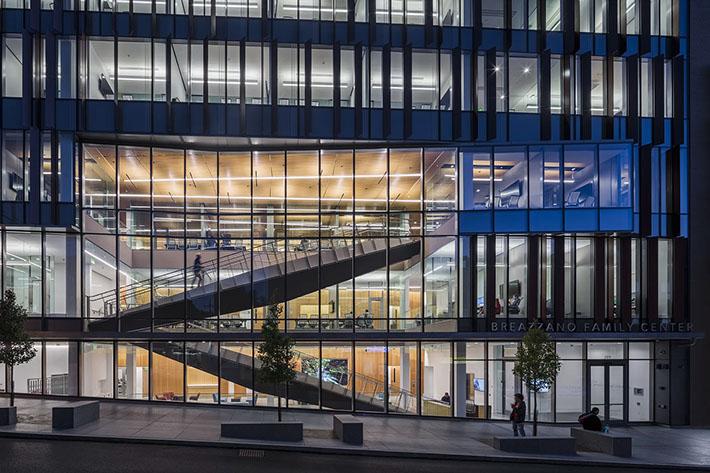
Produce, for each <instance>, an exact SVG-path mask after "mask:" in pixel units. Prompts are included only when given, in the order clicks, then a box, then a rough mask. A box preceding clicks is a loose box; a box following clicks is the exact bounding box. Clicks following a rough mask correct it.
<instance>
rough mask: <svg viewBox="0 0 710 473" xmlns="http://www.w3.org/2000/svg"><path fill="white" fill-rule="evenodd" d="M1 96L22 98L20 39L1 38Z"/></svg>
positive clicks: (5, 36)
mask: <svg viewBox="0 0 710 473" xmlns="http://www.w3.org/2000/svg"><path fill="white" fill-rule="evenodd" d="M2 41H3V45H2V63H3V71H2V73H3V74H2V96H3V97H22V37H20V36H11V35H4V36H3V37H2Z"/></svg>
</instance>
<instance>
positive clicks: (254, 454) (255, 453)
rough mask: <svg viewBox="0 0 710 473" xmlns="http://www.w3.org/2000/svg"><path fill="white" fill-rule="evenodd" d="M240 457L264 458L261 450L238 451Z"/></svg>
mask: <svg viewBox="0 0 710 473" xmlns="http://www.w3.org/2000/svg"><path fill="white" fill-rule="evenodd" d="M239 456H240V457H247V458H264V451H263V450H239Z"/></svg>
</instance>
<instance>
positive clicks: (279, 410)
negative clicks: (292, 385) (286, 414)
mask: <svg viewBox="0 0 710 473" xmlns="http://www.w3.org/2000/svg"><path fill="white" fill-rule="evenodd" d="M276 397H278V406H279V407H278V408H277V410H278V413H279V422H281V390H280V389H279V386H278V385H276Z"/></svg>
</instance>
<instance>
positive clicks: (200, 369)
mask: <svg viewBox="0 0 710 473" xmlns="http://www.w3.org/2000/svg"><path fill="white" fill-rule="evenodd" d="M218 353H219V352H218V348H217V342H186V343H185V360H186V363H187V370H186V372H187V383H186V385H187V388H186V389H187V402H200V403H203V404H204V403H207V404H210V403H216V402H217V393H218V383H217V381H218V378H217V375H218V373H219V358H218V357H217V356H216V355H217V354H218Z"/></svg>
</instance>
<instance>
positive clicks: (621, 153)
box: [599, 145, 631, 207]
mask: <svg viewBox="0 0 710 473" xmlns="http://www.w3.org/2000/svg"><path fill="white" fill-rule="evenodd" d="M630 175H631V153H630V149H629V148H628V147H627V146H613V145H601V146H600V147H599V195H600V199H599V204H600V205H601V206H602V207H630V206H631V179H630Z"/></svg>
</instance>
